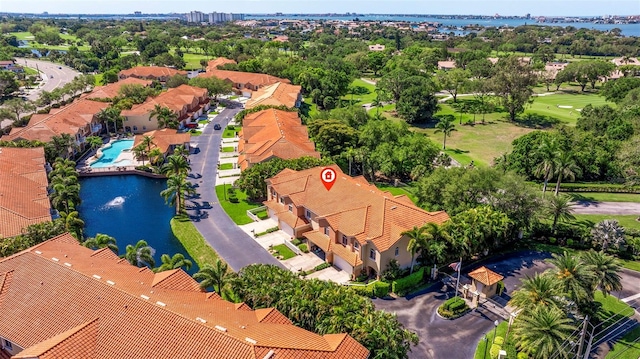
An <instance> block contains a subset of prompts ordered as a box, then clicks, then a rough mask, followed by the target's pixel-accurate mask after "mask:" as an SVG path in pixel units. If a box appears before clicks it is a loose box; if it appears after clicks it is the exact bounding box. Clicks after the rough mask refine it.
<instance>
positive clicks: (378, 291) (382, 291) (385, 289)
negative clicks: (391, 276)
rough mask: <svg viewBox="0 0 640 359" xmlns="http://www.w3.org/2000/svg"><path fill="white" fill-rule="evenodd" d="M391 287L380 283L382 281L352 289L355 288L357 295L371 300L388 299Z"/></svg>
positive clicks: (356, 286)
mask: <svg viewBox="0 0 640 359" xmlns="http://www.w3.org/2000/svg"><path fill="white" fill-rule="evenodd" d="M390 287H391V285H390V284H389V283H385V282H380V281H378V282H373V283H369V284H367V285H352V286H350V288H353V289H354V290H355V291H356V293H358V294H360V295H362V296H365V297H369V298H374V297H378V298H383V297H386V296H387V294H389V289H390Z"/></svg>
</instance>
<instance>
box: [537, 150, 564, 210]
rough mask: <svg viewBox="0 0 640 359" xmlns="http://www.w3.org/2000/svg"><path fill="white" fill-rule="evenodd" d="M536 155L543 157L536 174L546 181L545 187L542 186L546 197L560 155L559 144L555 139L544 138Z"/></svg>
mask: <svg viewBox="0 0 640 359" xmlns="http://www.w3.org/2000/svg"><path fill="white" fill-rule="evenodd" d="M535 154H537V155H538V156H540V157H541V162H540V163H538V165H537V166H536V168H535V172H534V174H535V175H536V176H542V178H543V179H544V185H543V186H542V196H543V197H544V195H545V193H546V192H547V185H548V184H549V180H550V179H551V178H552V177H553V173H554V171H553V170H554V169H553V167H554V165H555V160H556V157H557V156H558V154H559V151H558V143H557V142H556V140H555V138H551V139H549V138H544V139H543V140H542V143H541V144H540V146H539V147H538V150H537V151H536V152H535Z"/></svg>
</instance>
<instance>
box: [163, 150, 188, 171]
mask: <svg viewBox="0 0 640 359" xmlns="http://www.w3.org/2000/svg"><path fill="white" fill-rule="evenodd" d="M189 171H191V166H189V162H188V161H187V159H186V158H185V157H183V156H179V155H171V156H169V158H168V161H167V163H165V164H164V165H163V166H162V169H161V170H160V172H162V173H164V174H165V175H167V176H186V175H187V174H188V173H189Z"/></svg>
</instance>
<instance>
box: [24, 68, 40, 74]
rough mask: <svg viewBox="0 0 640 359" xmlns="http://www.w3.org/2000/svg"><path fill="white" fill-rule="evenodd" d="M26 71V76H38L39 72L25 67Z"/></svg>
mask: <svg viewBox="0 0 640 359" xmlns="http://www.w3.org/2000/svg"><path fill="white" fill-rule="evenodd" d="M23 69H24V74H25V75H27V76H29V75H38V70H36V69H33V68H31V67H23Z"/></svg>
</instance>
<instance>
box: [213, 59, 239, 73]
mask: <svg viewBox="0 0 640 359" xmlns="http://www.w3.org/2000/svg"><path fill="white" fill-rule="evenodd" d="M226 64H237V62H236V61H235V60H232V59H227V58H226V57H218V58H217V59H214V60H209V62H208V63H207V71H211V70H217V69H218V66H222V65H226Z"/></svg>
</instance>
